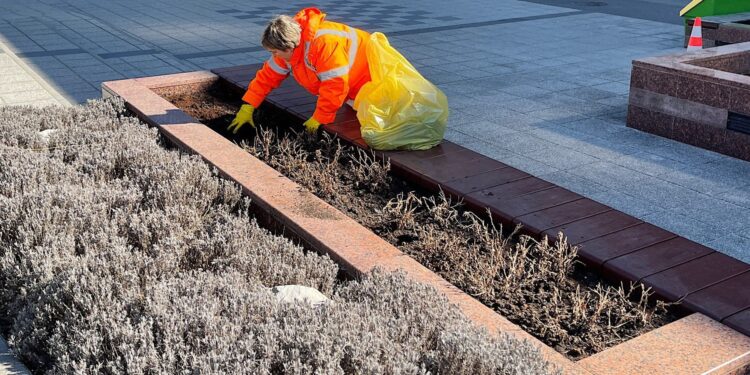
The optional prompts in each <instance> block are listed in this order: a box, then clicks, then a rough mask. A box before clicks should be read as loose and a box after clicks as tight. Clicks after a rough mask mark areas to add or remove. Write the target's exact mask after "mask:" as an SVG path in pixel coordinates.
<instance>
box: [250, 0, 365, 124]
mask: <svg viewBox="0 0 750 375" xmlns="http://www.w3.org/2000/svg"><path fill="white" fill-rule="evenodd" d="M325 16H326V15H325V13H323V12H321V11H320V10H319V9H316V8H306V9H303V10H301V11H300V12H299V13H297V15H296V16H294V19H295V20H296V21H297V22H299V24H300V25H301V26H302V37H301V40H300V44H299V45H298V46H297V47H296V48H295V49H294V51H293V53H292V58H291V61H290V62H287V61H284V59H282V58H278V57H273V56H272V57H271V58H270V59H268V61H266V62H265V63H264V64H263V67H262V68H261V69H260V70H259V71H258V73H256V74H255V78H254V79H253V80H252V82H250V85H249V86H248V88H247V92H245V95H244V96H243V97H242V100H243V101H245V102H247V103H249V104H252V105H253V106H254V107H256V108H257V107H258V106H259V105H260V103H261V102H262V101H263V99H265V97H266V95H268V93H269V92H271V90H273V89H275V88H276V87H278V86H279V85H280V84H281V82H282V81H283V80H284V78H286V77H287V76H288V75H289V73H290V72H291V73H292V75H293V76H294V78H295V79H296V80H297V82H299V84H300V85H301V86H302V87H304V88H305V89H307V91H310V92H311V93H313V94H314V95H318V102H317V106H316V108H315V113H313V118H315V119H316V120H318V122H320V123H322V124H328V123H331V122H333V120H334V119H335V117H336V111H338V109H339V108H341V105H342V104H343V103H344V102H345V101H346V100H347V98H348V99H354V98H355V97H356V96H357V93H358V92H359V89H360V88H361V87H362V85H364V84H365V83H367V82H369V81H370V68H369V66H368V64H367V55H366V53H365V46H366V43H367V42H368V41H369V38H370V34H369V33H367V32H365V31H362V30H359V29H356V28H354V27H350V26H347V25H344V24H341V23H336V22H330V21H325V20H324V18H325Z"/></svg>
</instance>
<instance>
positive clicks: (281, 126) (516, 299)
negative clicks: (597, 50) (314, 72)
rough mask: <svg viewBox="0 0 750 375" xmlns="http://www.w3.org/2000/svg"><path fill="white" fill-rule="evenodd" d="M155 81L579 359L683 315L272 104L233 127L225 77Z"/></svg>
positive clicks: (571, 252)
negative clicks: (199, 82)
mask: <svg viewBox="0 0 750 375" xmlns="http://www.w3.org/2000/svg"><path fill="white" fill-rule="evenodd" d="M156 91H157V93H159V94H160V95H162V96H163V97H165V98H166V99H168V100H170V101H171V102H173V103H174V104H175V105H176V106H177V107H179V108H181V109H183V110H184V111H186V112H187V113H188V114H190V115H191V116H193V117H196V118H198V119H199V120H200V121H202V122H203V123H204V124H206V125H208V126H210V127H211V128H213V129H214V130H217V131H219V132H220V133H222V134H225V135H227V136H230V138H231V139H233V140H235V141H237V142H244V145H245V146H244V147H245V148H246V149H247V150H248V152H250V153H251V154H253V155H254V156H256V157H258V158H259V159H261V160H263V161H264V162H266V163H267V164H269V165H270V166H272V167H273V168H275V169H277V170H279V171H280V172H282V173H284V174H285V175H287V176H288V177H289V178H291V179H292V180H294V181H295V182H297V183H299V184H300V185H302V186H305V187H306V188H308V189H310V191H312V192H313V193H315V194H316V195H318V196H319V197H320V198H322V199H323V200H325V201H327V202H328V203H330V204H331V205H333V206H334V207H336V208H337V209H339V210H341V211H342V212H345V213H346V214H348V215H349V216H350V217H352V218H353V219H355V220H357V221H358V222H360V223H361V224H362V225H364V226H366V227H368V228H370V229H371V230H372V231H373V232H375V233H376V234H378V235H380V236H381V237H383V238H384V239H386V240H387V241H389V242H390V243H391V244H393V245H394V246H396V247H398V248H399V249H400V250H401V251H403V252H404V253H406V254H408V255H410V256H411V257H413V258H415V259H416V260H417V261H419V262H420V263H422V264H424V265H425V266H427V267H428V268H430V269H432V270H433V271H435V272H436V273H438V274H440V275H441V276H442V277H444V278H445V279H447V280H448V281H450V282H451V283H453V284H454V285H456V286H457V287H459V288H460V289H462V290H463V291H465V292H466V293H468V294H470V295H472V296H474V297H475V298H477V299H479V300H480V301H482V302H483V303H484V304H485V305H487V306H489V307H491V308H493V309H494V310H496V311H497V312H499V313H500V314H502V315H503V316H505V317H506V318H508V319H509V320H511V321H512V322H514V323H515V324H518V325H519V326H521V327H523V329H524V330H526V331H527V332H529V333H531V334H532V335H534V336H536V337H537V338H539V339H540V340H542V341H543V342H545V343H546V344H547V345H549V346H551V347H553V348H555V349H556V350H557V351H559V352H561V353H563V354H565V355H566V356H568V357H569V358H571V359H573V360H578V359H581V358H585V357H587V356H589V355H592V354H595V353H597V352H599V351H601V350H604V349H606V348H608V347H611V346H614V345H616V344H618V343H621V342H623V341H626V340H628V339H630V338H632V337H636V336H638V335H640V334H642V333H645V332H647V331H650V330H652V329H654V328H656V327H659V326H661V325H663V324H666V323H668V322H670V321H673V320H675V319H676V318H678V315H677V314H676V313H675V312H674V311H673V310H674V308H672V307H670V306H666V305H665V304H663V303H661V302H657V303H656V304H655V305H654V304H649V303H648V301H647V294H648V293H643V291H642V288H641V287H640V286H636V287H633V288H628V290H627V291H626V289H624V288H622V287H616V286H613V285H610V284H607V283H606V282H604V281H603V280H600V279H599V277H598V275H597V274H595V273H592V272H589V271H588V270H587V269H585V268H584V267H582V266H581V265H580V264H579V263H578V262H576V261H575V256H576V249H575V248H572V247H570V246H568V245H567V244H566V243H565V240H564V239H563V238H560V239H558V241H557V242H556V243H555V244H554V245H549V244H547V243H545V242H537V241H534V240H533V239H531V238H529V237H526V236H516V235H515V234H510V235H507V236H504V235H503V233H502V230H501V228H498V227H496V226H495V225H493V224H492V223H491V222H489V220H484V219H483V218H481V217H479V216H477V215H474V214H472V213H471V212H468V211H467V210H465V209H464V208H463V206H462V205H461V204H457V203H455V202H450V201H449V200H448V199H446V198H444V197H443V196H441V195H434V194H430V193H429V192H426V191H423V190H421V189H418V188H416V187H415V186H413V185H411V184H409V183H407V182H406V181H404V180H402V179H400V178H398V177H394V176H392V175H391V174H390V173H389V164H388V163H387V162H381V161H378V160H376V159H375V158H374V157H372V155H371V154H369V153H368V152H365V151H362V150H360V149H357V148H353V147H350V146H342V145H340V144H339V142H338V140H336V139H335V138H332V137H329V136H323V137H322V138H319V139H316V138H315V137H311V136H308V135H306V134H304V132H301V131H300V132H299V133H298V132H296V131H295V130H296V129H301V127H300V124H299V121H298V120H294V119H292V118H290V117H288V116H285V115H283V114H280V113H279V111H273V109H272V108H271V107H270V106H269V107H266V108H261V110H260V111H258V112H259V113H258V116H257V117H256V124H258V125H259V129H260V130H258V131H256V130H255V129H252V128H250V127H249V126H246V127H245V128H243V129H242V130H241V131H240V132H239V134H238V135H232V134H227V132H226V131H225V128H226V127H227V126H228V125H229V123H230V122H231V120H232V118H234V114H235V112H236V111H237V109H238V107H239V105H240V104H241V101H239V94H237V93H236V92H234V91H232V90H230V89H225V88H223V87H222V86H221V85H220V84H214V85H211V86H207V87H206V86H203V87H197V86H196V85H192V86H190V85H187V86H176V87H170V88H163V89H159V90H156ZM264 126H265V127H272V129H270V130H263V127H264Z"/></svg>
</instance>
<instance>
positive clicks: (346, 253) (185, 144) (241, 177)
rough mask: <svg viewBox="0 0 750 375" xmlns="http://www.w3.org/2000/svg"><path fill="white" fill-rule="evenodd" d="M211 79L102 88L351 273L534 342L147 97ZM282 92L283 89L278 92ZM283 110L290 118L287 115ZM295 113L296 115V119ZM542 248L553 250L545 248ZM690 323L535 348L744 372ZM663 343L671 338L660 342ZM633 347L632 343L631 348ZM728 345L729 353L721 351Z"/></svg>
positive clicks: (572, 368)
mask: <svg viewBox="0 0 750 375" xmlns="http://www.w3.org/2000/svg"><path fill="white" fill-rule="evenodd" d="M215 81H217V77H216V76H215V75H213V74H210V73H208V72H195V73H186V74H177V75H170V76H160V77H150V78H144V79H134V80H124V81H116V82H107V83H105V84H103V92H104V95H105V96H112V95H115V96H120V97H122V98H124V99H125V100H126V102H127V104H128V107H129V108H130V109H131V110H132V111H133V112H135V113H136V114H138V115H139V117H141V118H142V119H144V120H145V121H147V122H149V123H150V124H152V125H156V126H159V127H160V129H161V130H162V131H163V132H164V134H165V135H167V137H168V138H169V139H170V140H172V141H173V142H175V143H176V144H178V145H179V146H180V147H181V148H183V149H185V150H189V151H191V152H196V153H199V154H200V155H202V156H203V158H204V160H206V161H207V162H208V163H210V164H212V165H214V166H216V167H217V168H218V169H219V170H220V172H221V173H222V175H225V176H227V177H229V178H231V179H234V180H235V181H238V182H239V183H240V184H241V185H242V186H243V190H244V191H245V192H246V193H247V194H249V195H250V196H251V197H253V201H254V203H255V204H257V205H258V208H259V209H260V210H263V211H264V212H266V213H268V214H269V215H270V216H272V217H274V218H275V219H276V220H277V221H280V222H282V223H284V224H285V226H286V228H287V230H291V231H293V232H295V234H296V235H297V236H299V237H300V238H301V239H303V241H304V242H306V243H308V244H310V245H311V247H312V248H315V249H317V250H319V251H325V252H327V253H329V254H331V256H332V257H333V258H334V259H335V260H336V261H337V262H338V263H339V264H341V265H342V266H343V267H344V268H345V269H346V270H348V271H349V272H350V273H354V274H357V273H361V272H365V271H367V270H368V269H371V268H372V267H373V266H375V265H382V266H384V267H385V268H386V269H403V270H405V272H406V273H407V274H408V275H409V277H411V278H413V279H417V280H422V281H424V282H428V283H430V284H433V285H435V287H436V288H438V289H439V290H440V291H441V292H442V293H443V294H445V295H446V296H447V297H448V298H449V300H450V301H451V302H452V303H455V304H456V305H458V306H459V307H460V308H461V310H462V311H463V312H464V313H466V314H467V315H468V316H469V317H470V319H472V320H473V321H474V322H475V323H476V324H478V325H481V326H484V327H488V328H490V329H491V331H497V330H499V331H501V332H509V333H512V334H513V335H515V336H519V337H524V338H525V339H527V340H529V341H531V342H535V341H536V340H534V339H533V338H531V337H530V336H528V335H526V334H524V333H523V332H522V331H519V329H518V327H515V326H514V325H512V324H510V323H508V322H505V321H504V319H503V318H502V317H500V316H499V315H496V314H492V313H489V310H488V309H487V308H486V307H484V306H482V305H480V304H477V303H476V301H475V300H473V299H472V298H470V297H468V296H466V295H465V294H463V293H461V292H459V291H457V290H456V289H455V287H453V286H451V285H450V284H446V283H445V281H443V280H441V279H440V278H439V277H436V276H435V275H434V274H432V273H431V272H429V271H427V270H424V269H423V267H421V266H420V265H418V264H416V263H415V262H413V261H411V259H410V258H408V257H403V256H402V255H400V253H399V252H398V251H397V250H395V249H393V248H392V246H390V245H388V244H384V243H383V241H382V239H380V237H377V236H372V235H371V232H369V231H367V230H364V231H363V229H364V228H362V227H361V226H358V225H356V224H353V223H352V221H351V220H350V219H344V218H342V217H341V216H340V215H341V214H340V212H339V211H336V210H335V209H333V208H332V207H330V206H328V205H326V204H325V203H323V202H320V203H313V202H314V201H315V199H311V198H308V194H309V193H307V192H306V190H300V187H299V186H297V185H296V184H293V183H291V184H290V183H288V182H286V181H287V180H286V179H285V178H283V177H282V176H280V175H279V173H278V172H276V171H274V170H272V169H270V168H268V167H267V166H266V165H265V164H263V163H261V162H259V161H258V160H257V159H255V158H254V157H252V156H250V155H248V154H247V153H245V154H244V155H243V151H242V150H241V149H240V148H238V147H236V146H232V145H231V143H229V142H227V141H226V140H223V139H221V138H220V137H219V136H218V135H217V134H216V133H214V132H212V131H211V130H209V129H208V128H206V127H205V126H203V125H200V124H198V122H197V120H195V119H194V118H192V117H191V116H188V115H186V114H184V113H182V112H181V111H180V110H178V109H177V108H176V107H174V106H172V105H170V104H169V103H168V102H166V101H165V100H164V99H161V98H160V97H158V95H156V94H155V93H154V92H153V91H152V90H157V91H159V89H160V88H165V87H174V86H181V85H190V84H198V83H203V84H208V85H210V84H211V83H212V82H215ZM283 91H284V89H283V88H282V89H281V90H280V91H279V92H283ZM308 106H309V105H308ZM287 111H288V112H291V110H287ZM231 112H232V111H231V110H227V111H226V117H227V119H229V118H231V117H233V113H231ZM295 115H296V116H299V113H297V114H295ZM328 128H330V127H328ZM355 141H356V139H355ZM355 143H356V142H355ZM441 149H442V150H445V147H444V146H441V147H439V148H438V150H441ZM310 205H316V207H317V208H319V209H324V208H325V207H324V206H328V207H329V208H327V209H325V210H323V211H326V212H328V214H327V215H329V217H327V218H323V217H318V216H319V214H320V212H318V213H316V214H311V213H310V212H309V210H308V209H307V207H308V206H310ZM316 211H317V210H316ZM368 233H370V234H368ZM344 234H345V235H344ZM543 246H547V248H550V247H549V245H548V244H544V245H543ZM552 248H554V247H552ZM563 248H564V246H563ZM692 317H699V318H698V319H695V318H693V319H687V318H686V319H681V320H679V321H677V322H675V323H672V324H668V325H666V326H664V327H662V328H659V329H656V330H655V331H653V332H650V333H647V334H645V335H642V336H640V337H638V338H636V339H633V340H629V341H627V342H626V343H625V344H622V345H618V346H616V347H614V348H610V349H608V350H605V351H603V352H601V353H599V354H596V355H594V356H591V357H589V358H586V359H584V360H582V361H580V362H579V363H580V364H581V365H580V366H578V365H574V364H572V363H570V362H566V361H565V360H564V359H562V358H561V357H560V356H559V354H557V355H556V354H555V353H554V352H550V351H549V349H546V347H545V346H544V345H542V344H541V343H538V342H537V344H535V345H536V346H538V347H540V349H541V350H542V352H543V353H544V356H545V358H547V359H550V360H552V362H554V363H555V364H557V365H559V366H561V367H562V368H563V369H564V371H565V372H566V373H591V372H590V371H591V369H594V368H596V369H597V370H596V371H595V373H598V372H599V371H600V370H601V368H603V367H606V368H609V369H613V370H615V371H616V373H623V374H625V373H640V371H636V370H635V369H636V368H641V367H640V363H619V362H614V363H612V361H611V358H613V357H618V356H625V355H628V354H627V353H628V352H629V351H630V350H633V348H634V347H636V348H638V349H637V350H638V351H639V354H638V356H639V357H640V358H642V359H643V362H644V363H649V364H650V366H656V367H657V368H665V366H666V368H669V369H673V370H674V371H673V373H693V372H703V371H705V370H706V369H710V368H711V367H715V366H717V365H721V366H719V367H717V368H720V370H722V371H719V372H718V373H727V372H726V371H723V370H726V369H729V370H731V369H737V368H742V367H743V366H744V364H745V363H746V362H745V361H742V360H737V357H738V356H739V357H740V359H741V358H742V357H741V354H742V353H744V352H742V350H743V348H748V347H749V345H750V343H748V342H746V341H745V340H746V337H744V336H743V335H740V334H738V333H736V332H733V331H731V330H727V329H726V328H725V327H723V326H722V325H721V324H718V323H716V322H714V321H711V320H710V319H709V320H705V319H704V318H702V317H700V315H691V316H690V317H689V318H692ZM697 322H700V323H697ZM698 326H700V328H699V329H700V330H701V332H702V333H703V335H702V337H701V340H700V343H697V344H699V345H700V346H701V347H702V348H704V349H705V350H703V351H702V352H700V353H696V352H695V350H694V347H692V345H693V344H692V343H694V342H695V341H693V339H691V338H688V340H687V341H685V342H681V341H680V340H677V341H675V340H674V337H675V336H670V335H668V334H665V333H673V334H676V337H679V336H680V332H681V331H683V330H686V329H685V327H687V328H689V329H692V328H693V327H698ZM666 337H669V339H667V340H665V339H664V338H666ZM630 343H633V345H629V344H630ZM727 345H728V346H727ZM665 347H668V348H669V353H670V355H669V356H662V355H660V354H659V353H662V352H664V350H665ZM727 347H730V348H732V349H731V350H726V348H727ZM608 363H609V364H608ZM730 367H731V368H730Z"/></svg>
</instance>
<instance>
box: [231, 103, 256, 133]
mask: <svg viewBox="0 0 750 375" xmlns="http://www.w3.org/2000/svg"><path fill="white" fill-rule="evenodd" d="M253 111H255V107H253V106H252V105H250V104H243V105H242V107H240V110H239V111H237V116H235V117H234V120H232V123H231V124H229V127H227V130H230V131H231V132H232V134H237V131H239V130H240V128H241V127H242V125H245V124H247V123H250V126H252V127H253V128H254V127H255V121H253Z"/></svg>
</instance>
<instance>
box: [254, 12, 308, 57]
mask: <svg viewBox="0 0 750 375" xmlns="http://www.w3.org/2000/svg"><path fill="white" fill-rule="evenodd" d="M301 34H302V27H300V25H299V23H297V21H295V20H294V19H293V18H292V17H289V16H287V15H280V16H276V17H274V18H273V19H272V20H271V21H270V22H269V23H268V26H266V30H265V31H263V39H262V40H261V41H260V43H261V44H262V45H263V47H265V48H266V49H277V50H280V51H286V50H288V49H294V48H296V47H297V46H298V45H299V41H300V35H301Z"/></svg>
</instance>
